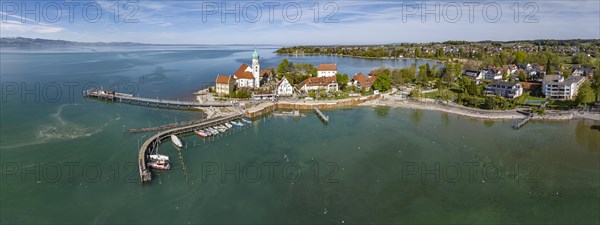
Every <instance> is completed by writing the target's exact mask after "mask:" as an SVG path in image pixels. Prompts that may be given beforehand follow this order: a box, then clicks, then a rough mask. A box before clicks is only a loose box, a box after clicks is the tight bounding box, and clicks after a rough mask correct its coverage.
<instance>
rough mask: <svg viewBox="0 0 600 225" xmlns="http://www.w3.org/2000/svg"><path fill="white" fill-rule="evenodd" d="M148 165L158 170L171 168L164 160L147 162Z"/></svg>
mask: <svg viewBox="0 0 600 225" xmlns="http://www.w3.org/2000/svg"><path fill="white" fill-rule="evenodd" d="M148 167H150V168H153V169H158V170H168V169H171V164H169V163H168V162H165V161H156V162H150V163H148Z"/></svg>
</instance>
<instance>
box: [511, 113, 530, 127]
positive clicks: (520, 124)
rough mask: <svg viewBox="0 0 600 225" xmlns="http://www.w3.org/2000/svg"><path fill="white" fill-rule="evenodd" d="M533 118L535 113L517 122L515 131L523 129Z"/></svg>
mask: <svg viewBox="0 0 600 225" xmlns="http://www.w3.org/2000/svg"><path fill="white" fill-rule="evenodd" d="M531 118H533V113H529V114H528V115H527V117H525V118H523V119H521V120H519V121H517V123H515V125H513V129H515V130H517V129H519V128H521V127H522V126H523V125H525V123H527V122H528V121H529V120H530V119H531Z"/></svg>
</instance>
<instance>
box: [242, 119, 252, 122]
mask: <svg viewBox="0 0 600 225" xmlns="http://www.w3.org/2000/svg"><path fill="white" fill-rule="evenodd" d="M242 121H243V122H244V123H252V120H250V119H248V118H242Z"/></svg>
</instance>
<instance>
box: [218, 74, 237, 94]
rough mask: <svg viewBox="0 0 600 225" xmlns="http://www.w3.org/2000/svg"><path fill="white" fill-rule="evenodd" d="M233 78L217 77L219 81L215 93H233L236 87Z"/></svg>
mask: <svg viewBox="0 0 600 225" xmlns="http://www.w3.org/2000/svg"><path fill="white" fill-rule="evenodd" d="M234 83H235V82H234V81H233V78H232V77H231V76H221V75H217V80H216V82H215V89H216V90H215V91H216V92H217V94H219V95H229V93H231V92H232V91H233V85H234Z"/></svg>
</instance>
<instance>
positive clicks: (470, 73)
mask: <svg viewBox="0 0 600 225" xmlns="http://www.w3.org/2000/svg"><path fill="white" fill-rule="evenodd" d="M486 73H487V71H486V70H465V71H464V72H463V76H466V77H468V78H470V79H471V80H475V81H478V82H479V80H481V79H483V78H484V75H485V74H486Z"/></svg>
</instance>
